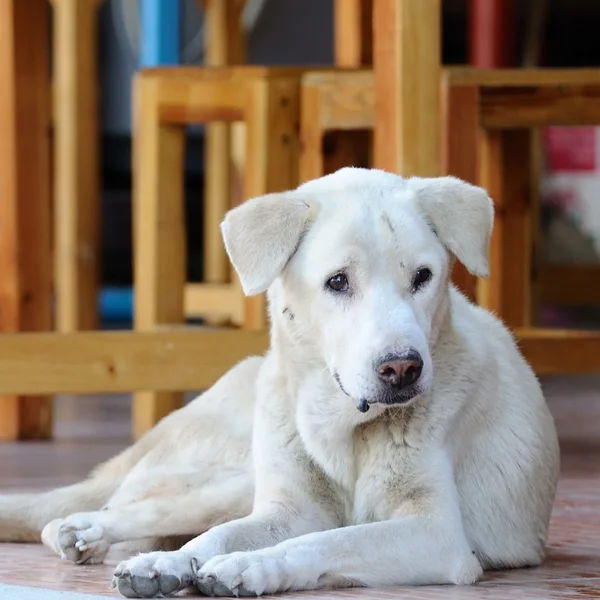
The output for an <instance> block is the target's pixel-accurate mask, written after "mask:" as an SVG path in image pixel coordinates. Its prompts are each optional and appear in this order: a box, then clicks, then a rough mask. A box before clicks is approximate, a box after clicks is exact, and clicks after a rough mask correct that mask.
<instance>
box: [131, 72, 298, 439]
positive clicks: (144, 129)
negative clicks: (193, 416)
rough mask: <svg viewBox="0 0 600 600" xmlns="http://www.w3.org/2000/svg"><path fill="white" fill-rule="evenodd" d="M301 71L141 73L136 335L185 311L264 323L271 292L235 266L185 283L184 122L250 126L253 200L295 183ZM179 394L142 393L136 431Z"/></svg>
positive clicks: (247, 188) (248, 188)
mask: <svg viewBox="0 0 600 600" xmlns="http://www.w3.org/2000/svg"><path fill="white" fill-rule="evenodd" d="M302 72H303V71H302V69H294V68H288V69H286V68H272V69H271V68H263V67H237V68H235V67H233V68H192V67H189V68H187V67H177V68H171V69H150V70H146V71H142V72H141V73H140V74H139V75H138V76H137V78H136V82H135V101H134V102H135V107H134V157H135V169H134V245H135V329H136V331H156V330H157V328H160V327H164V326H172V325H181V324H183V323H184V315H185V314H190V313H198V312H199V311H200V310H204V311H210V312H213V313H219V312H220V311H221V312H224V313H226V314H228V315H233V321H234V323H235V324H237V325H241V326H242V327H244V328H246V329H256V330H261V329H264V328H265V326H266V313H265V305H264V298H263V296H259V297H255V298H246V299H245V298H244V297H243V294H242V291H241V288H240V286H239V283H238V281H237V279H236V278H235V276H234V274H233V272H232V270H231V269H230V271H229V281H228V282H227V283H221V284H206V283H203V284H188V285H186V282H185V272H186V269H185V233H184V217H183V185H182V172H183V148H184V136H185V127H186V125H188V124H190V123H209V122H215V121H225V122H235V121H241V122H244V123H245V126H246V140H247V151H246V163H245V172H244V196H245V197H246V198H251V197H253V196H259V195H261V194H266V193H269V192H276V191H282V190H286V189H290V188H292V187H295V186H296V185H297V183H298V175H297V173H298V152H299V142H298V133H297V123H298V118H299V90H300V77H301V74H302ZM232 339H235V338H232ZM198 364H199V368H200V365H201V363H198ZM181 400H182V398H181V395H180V394H177V393H167V392H163V393H160V394H157V393H140V394H138V395H136V398H135V401H134V429H135V434H136V435H140V434H141V433H142V432H144V431H145V430H147V429H149V428H150V427H152V425H154V424H155V423H156V422H157V421H158V420H159V419H160V418H162V417H163V416H164V415H166V414H168V413H169V412H171V411H172V410H173V409H175V408H177V407H178V406H180V404H181Z"/></svg>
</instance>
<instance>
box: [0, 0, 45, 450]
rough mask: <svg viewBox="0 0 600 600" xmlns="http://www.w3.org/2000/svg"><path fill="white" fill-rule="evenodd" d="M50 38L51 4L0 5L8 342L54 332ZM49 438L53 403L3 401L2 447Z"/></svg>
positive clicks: (0, 253) (3, 286)
mask: <svg viewBox="0 0 600 600" xmlns="http://www.w3.org/2000/svg"><path fill="white" fill-rule="evenodd" d="M48 32H49V7H48V4H47V1H46V0H31V1H30V2H22V0H0V85H1V86H2V94H1V96H0V331H1V332H2V333H3V334H5V333H10V332H20V331H45V330H49V329H50V328H51V325H52V323H51V277H52V263H51V248H50V237H51V221H50V174H49V149H50V148H49V141H50V140H49V123H50V114H49V110H50V106H49V102H48V98H49V89H50V88H49V65H48V62H49V56H48V48H49V40H48ZM2 337H3V336H0V338H2ZM31 373H32V372H31V371H30V377H31ZM51 433H52V399H51V398H49V397H48V396H36V397H32V396H16V395H9V396H3V397H0V439H3V440H11V439H12V440H14V439H31V438H49V437H50V436H51Z"/></svg>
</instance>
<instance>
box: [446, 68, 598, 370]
mask: <svg viewBox="0 0 600 600" xmlns="http://www.w3.org/2000/svg"><path fill="white" fill-rule="evenodd" d="M442 86H443V97H444V98H445V102H444V104H445V113H446V116H445V123H446V124H447V131H446V139H447V141H448V143H447V146H446V152H445V163H446V168H447V170H448V172H452V173H453V174H456V175H458V176H460V177H463V178H465V179H467V180H468V181H477V182H479V183H481V185H483V186H484V187H486V188H487V189H488V190H489V192H490V195H491V196H492V198H494V200H495V202H496V207H497V208H496V224H495V228H494V235H493V237H492V245H491V264H492V272H491V277H490V278H489V279H487V280H484V281H480V282H479V283H478V291H477V299H478V302H479V303H480V304H482V305H483V306H486V307H488V308H489V309H491V310H493V311H495V312H496V313H497V314H499V315H501V316H502V318H503V319H504V320H505V321H506V322H507V323H508V324H509V325H510V326H513V327H520V326H529V325H532V324H533V321H534V318H535V313H536V309H537V304H538V303H539V298H538V296H541V299H542V300H544V301H545V302H552V301H556V300H557V299H560V297H561V296H562V297H563V298H564V297H565V296H567V294H568V293H571V291H573V292H574V294H575V295H576V296H579V297H581V296H582V295H588V294H587V292H582V291H581V290H587V289H590V290H591V296H594V295H596V297H597V291H598V285H597V284H595V282H596V281H598V279H600V269H598V268H590V267H586V268H577V269H575V270H573V271H570V269H571V268H570V267H568V268H565V267H553V266H549V265H544V266H541V265H540V261H539V260H537V258H536V257H535V255H534V253H535V252H536V248H535V243H534V238H535V228H536V226H537V213H538V209H537V207H536V206H534V205H533V204H532V202H531V200H530V199H531V194H530V186H531V181H532V178H531V172H532V171H531V169H532V160H531V151H530V148H531V129H532V128H534V127H546V126H549V125H557V126H559V125H564V126H568V125H598V124H600V103H599V100H600V69H562V70H561V69H556V70H555V69H514V70H510V69H498V70H474V69H450V70H448V71H446V72H445V74H444V78H443V83H442ZM467 115H470V116H467ZM466 148H468V149H469V150H468V151H466V152H465V149H466ZM459 149H460V152H459ZM459 154H461V156H460V168H459V167H458V164H457V159H456V158H455V157H457V156H458V155H459ZM566 270H569V271H570V274H569V275H568V276H567V277H568V279H564V277H563V276H564V274H565V271H566ZM567 283H568V284H570V286H569V289H568V290H564V288H565V284H567ZM557 288H561V291H560V293H558V294H557V292H556V290H557ZM598 367H599V369H600V357H598Z"/></svg>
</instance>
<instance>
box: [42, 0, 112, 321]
mask: <svg viewBox="0 0 600 600" xmlns="http://www.w3.org/2000/svg"><path fill="white" fill-rule="evenodd" d="M100 3H101V0H52V4H53V7H54V19H53V23H54V32H53V33H54V35H53V40H54V44H53V47H54V74H53V96H54V101H53V106H54V240H55V254H54V291H55V299H56V301H55V315H56V317H55V318H56V328H57V329H58V330H59V331H62V332H69V331H79V330H93V329H97V327H98V311H97V295H98V285H99V253H100V247H99V246H100V228H101V224H100V203H99V201H100V181H99V178H100V175H99V169H100V165H99V156H98V153H99V146H100V139H99V133H98V121H99V118H100V114H99V106H98V93H99V92H98V68H97V62H98V56H97V45H98V41H97V38H98V35H97V29H98V22H97V12H98V7H99V5H100Z"/></svg>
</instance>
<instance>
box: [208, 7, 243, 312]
mask: <svg viewBox="0 0 600 600" xmlns="http://www.w3.org/2000/svg"><path fill="white" fill-rule="evenodd" d="M243 6H244V2H240V1H234V2H232V1H229V2H222V1H219V0H211V1H210V2H207V3H206V14H205V24H204V33H205V63H206V66H209V67H224V66H229V65H240V64H242V63H244V61H245V47H244V46H245V35H244V32H243V30H242V26H241V12H242V9H243ZM209 97H210V98H211V99H213V97H212V96H209ZM215 120H217V119H206V121H215ZM231 135H232V129H231V126H230V125H229V124H228V123H210V124H209V125H207V127H206V133H205V158H204V173H205V186H204V198H205V202H204V280H205V281H206V282H207V283H226V282H227V281H229V261H228V260H227V255H226V253H225V248H224V247H223V242H222V239H221V230H220V228H219V225H220V223H221V221H222V220H223V217H224V215H225V212H226V211H227V210H228V208H229V207H230V205H231V192H232V190H231V184H232V178H233V176H234V173H233V170H232V167H233V164H232V156H231ZM205 314H206V313H205Z"/></svg>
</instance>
